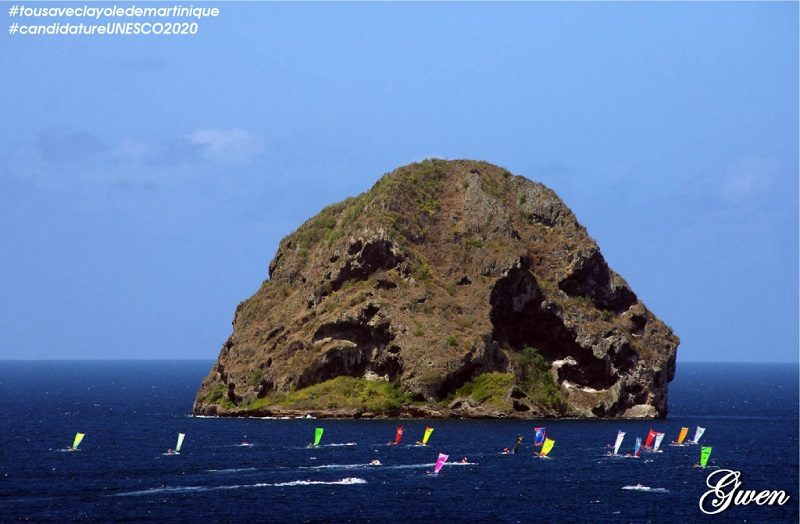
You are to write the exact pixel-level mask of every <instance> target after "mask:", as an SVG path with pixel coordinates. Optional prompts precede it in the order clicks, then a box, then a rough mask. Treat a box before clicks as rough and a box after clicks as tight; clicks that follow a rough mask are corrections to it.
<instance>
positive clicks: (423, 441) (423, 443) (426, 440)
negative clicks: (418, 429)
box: [416, 427, 433, 446]
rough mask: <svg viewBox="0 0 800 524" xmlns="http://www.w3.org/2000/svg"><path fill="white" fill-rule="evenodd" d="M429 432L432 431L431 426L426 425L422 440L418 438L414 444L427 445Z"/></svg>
mask: <svg viewBox="0 0 800 524" xmlns="http://www.w3.org/2000/svg"><path fill="white" fill-rule="evenodd" d="M431 433H433V428H431V427H426V428H425V434H424V435H422V440H421V441H420V440H418V441H417V444H416V445H417V446H427V445H428V439H429V438H431Z"/></svg>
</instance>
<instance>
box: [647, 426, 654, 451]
mask: <svg viewBox="0 0 800 524" xmlns="http://www.w3.org/2000/svg"><path fill="white" fill-rule="evenodd" d="M655 439H656V430H654V429H651V430H650V431H649V432H648V433H647V440H645V441H644V447H646V448H647V449H650V448H652V447H653V441H654V440H655Z"/></svg>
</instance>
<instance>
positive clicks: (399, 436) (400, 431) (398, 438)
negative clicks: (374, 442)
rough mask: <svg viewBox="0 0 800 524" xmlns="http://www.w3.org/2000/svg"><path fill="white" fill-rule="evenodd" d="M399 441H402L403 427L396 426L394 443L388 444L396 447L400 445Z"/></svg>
mask: <svg viewBox="0 0 800 524" xmlns="http://www.w3.org/2000/svg"><path fill="white" fill-rule="evenodd" d="M401 440H403V426H397V430H396V431H395V434H394V442H389V445H390V446H396V445H398V444H400V441H401Z"/></svg>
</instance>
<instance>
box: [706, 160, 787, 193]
mask: <svg viewBox="0 0 800 524" xmlns="http://www.w3.org/2000/svg"><path fill="white" fill-rule="evenodd" d="M779 169H780V166H779V165H778V162H777V161H776V160H774V159H770V158H762V157H756V156H749V157H745V158H742V159H740V160H739V161H738V162H737V163H735V164H733V165H732V166H730V167H729V168H728V172H727V175H726V176H725V179H724V180H723V183H722V187H721V188H720V195H721V196H722V198H724V199H726V200H729V201H731V202H743V201H745V200H749V199H752V198H755V197H757V196H758V195H760V194H762V193H764V192H766V191H768V190H769V188H770V187H771V186H772V181H773V179H774V178H775V176H776V174H777V173H778V171H779Z"/></svg>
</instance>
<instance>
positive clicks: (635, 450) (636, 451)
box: [633, 437, 642, 458]
mask: <svg viewBox="0 0 800 524" xmlns="http://www.w3.org/2000/svg"><path fill="white" fill-rule="evenodd" d="M641 453H642V437H636V444H635V445H634V446H633V456H634V457H635V458H639V455H641Z"/></svg>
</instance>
